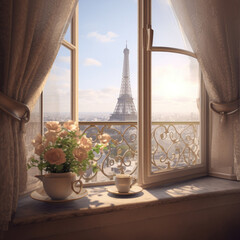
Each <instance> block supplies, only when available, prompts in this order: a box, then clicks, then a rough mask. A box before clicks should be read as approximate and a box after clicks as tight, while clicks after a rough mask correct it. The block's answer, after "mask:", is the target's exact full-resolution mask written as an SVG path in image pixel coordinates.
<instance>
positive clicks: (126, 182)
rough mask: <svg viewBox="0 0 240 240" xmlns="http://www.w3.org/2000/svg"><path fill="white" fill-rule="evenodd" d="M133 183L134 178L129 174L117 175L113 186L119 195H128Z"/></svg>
mask: <svg viewBox="0 0 240 240" xmlns="http://www.w3.org/2000/svg"><path fill="white" fill-rule="evenodd" d="M135 182H136V178H134V177H132V176H130V175H129V174H117V175H116V178H115V185H116V187H117V190H118V192H120V193H128V192H129V191H130V188H131V187H132V185H133V184H134V183H135Z"/></svg>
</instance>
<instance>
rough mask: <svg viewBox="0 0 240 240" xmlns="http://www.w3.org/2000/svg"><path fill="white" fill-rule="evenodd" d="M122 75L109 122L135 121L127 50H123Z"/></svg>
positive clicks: (135, 115) (135, 113) (135, 114)
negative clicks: (115, 103)
mask: <svg viewBox="0 0 240 240" xmlns="http://www.w3.org/2000/svg"><path fill="white" fill-rule="evenodd" d="M123 53H124V60H123V73H122V83H121V89H120V93H119V97H118V101H117V105H116V107H115V109H114V112H113V114H111V116H110V118H109V121H136V120H137V112H136V108H135V105H134V102H133V98H132V92H131V85H130V74H129V49H128V48H127V46H126V48H125V49H124V50H123Z"/></svg>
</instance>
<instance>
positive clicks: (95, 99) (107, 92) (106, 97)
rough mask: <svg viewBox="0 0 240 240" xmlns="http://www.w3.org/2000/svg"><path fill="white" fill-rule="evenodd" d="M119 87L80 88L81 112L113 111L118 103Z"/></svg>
mask: <svg viewBox="0 0 240 240" xmlns="http://www.w3.org/2000/svg"><path fill="white" fill-rule="evenodd" d="M118 95H119V89H118V88H114V87H109V88H104V89H99V90H93V89H86V90H79V95H78V96H79V111H80V112H113V110H114V108H115V105H116V104H117V98H118Z"/></svg>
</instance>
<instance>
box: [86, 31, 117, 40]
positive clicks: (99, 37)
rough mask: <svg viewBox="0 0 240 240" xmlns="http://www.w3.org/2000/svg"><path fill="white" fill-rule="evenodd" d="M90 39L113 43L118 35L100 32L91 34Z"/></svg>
mask: <svg viewBox="0 0 240 240" xmlns="http://www.w3.org/2000/svg"><path fill="white" fill-rule="evenodd" d="M87 36H88V37H94V38H96V39H97V40H98V41H100V42H113V41H115V38H117V37H118V35H117V34H116V33H114V32H107V33H106V34H100V33H98V32H90V33H89V34H88V35H87Z"/></svg>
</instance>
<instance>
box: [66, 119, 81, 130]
mask: <svg viewBox="0 0 240 240" xmlns="http://www.w3.org/2000/svg"><path fill="white" fill-rule="evenodd" d="M63 127H64V128H66V129H67V130H69V131H77V130H78V123H77V122H74V121H72V120H69V121H67V122H65V123H64V124H63Z"/></svg>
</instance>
